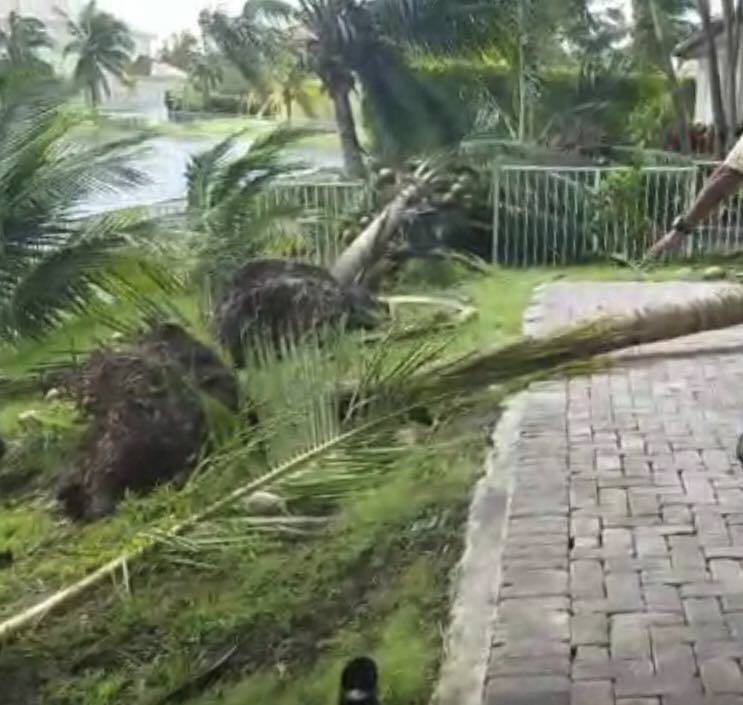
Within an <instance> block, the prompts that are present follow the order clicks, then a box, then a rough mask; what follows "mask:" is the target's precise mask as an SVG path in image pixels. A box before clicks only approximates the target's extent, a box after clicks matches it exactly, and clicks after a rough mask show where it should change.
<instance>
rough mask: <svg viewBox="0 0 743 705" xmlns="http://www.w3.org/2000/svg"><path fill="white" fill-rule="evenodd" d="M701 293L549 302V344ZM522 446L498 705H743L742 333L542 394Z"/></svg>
mask: <svg viewBox="0 0 743 705" xmlns="http://www.w3.org/2000/svg"><path fill="white" fill-rule="evenodd" d="M710 293H711V287H708V286H705V285H693V284H685V285H683V284H681V285H677V284H662V285H659V284H656V285H652V284H569V283H559V284H555V285H551V286H549V287H547V288H545V289H544V290H543V291H542V292H541V293H540V297H539V302H540V305H539V306H538V307H537V308H536V309H533V310H532V311H531V312H530V314H529V316H528V323H527V331H528V332H531V333H539V332H542V331H545V330H546V329H548V328H550V327H552V326H557V325H564V324H565V323H567V322H568V321H570V320H571V319H574V318H575V317H580V316H582V315H584V314H588V313H590V312H592V311H595V310H597V309H603V310H605V311H615V310H627V309H632V308H636V307H638V306H646V305H652V304H656V303H659V302H662V301H663V300H673V301H679V300H688V299H689V297H690V296H696V295H708V294H710ZM523 408H524V410H523V415H522V417H521V421H520V426H519V433H518V439H517V440H516V442H515V447H514V448H513V454H512V455H513V458H514V465H513V472H514V478H513V479H514V491H513V496H512V500H511V507H510V514H509V518H508V525H507V538H506V540H505V546H504V551H503V571H502V582H501V586H500V591H499V595H498V607H497V615H496V620H495V634H494V639H493V646H492V650H491V658H490V663H489V667H488V676H487V682H486V686H485V700H486V702H487V703H488V704H489V705H527V704H529V705H531V704H534V705H537V704H539V705H552V704H562V703H570V702H572V703H575V704H576V705H608V704H612V705H613V704H615V703H616V704H618V705H676V704H678V705H682V704H686V703H690V704H691V703H720V704H722V703H726V704H727V703H729V704H731V705H732V703H736V704H740V705H743V674H742V672H741V660H742V659H743V570H742V568H743V469H741V467H740V465H739V463H738V461H737V460H736V459H735V443H736V441H737V437H738V434H739V433H741V432H743V329H741V328H737V329H728V330H725V331H720V332H716V333H707V334H703V335H700V336H694V337H693V338H687V339H684V340H682V341H675V342H670V343H663V344H661V345H656V346H652V349H649V348H644V349H640V350H636V351H633V352H632V353H631V354H629V355H626V354H625V355H623V356H621V359H620V360H618V361H617V365H616V366H615V367H613V368H612V369H611V371H609V372H607V373H602V374H596V375H594V376H591V377H583V378H576V379H572V380H561V381H555V382H549V383H544V384H540V385H536V386H534V387H533V388H532V389H531V390H530V391H529V392H528V393H527V396H526V399H525V405H524V407H523Z"/></svg>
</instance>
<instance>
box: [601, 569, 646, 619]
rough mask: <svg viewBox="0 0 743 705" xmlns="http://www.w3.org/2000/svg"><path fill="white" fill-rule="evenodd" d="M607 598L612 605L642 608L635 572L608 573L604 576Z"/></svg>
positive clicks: (638, 583) (640, 593) (637, 577)
mask: <svg viewBox="0 0 743 705" xmlns="http://www.w3.org/2000/svg"><path fill="white" fill-rule="evenodd" d="M606 593H607V598H608V599H609V601H610V602H612V603H613V604H614V605H621V606H623V607H626V608H627V609H638V610H639V609H642V607H643V602H642V592H641V591H640V580H639V576H638V575H637V573H610V574H609V575H607V576H606Z"/></svg>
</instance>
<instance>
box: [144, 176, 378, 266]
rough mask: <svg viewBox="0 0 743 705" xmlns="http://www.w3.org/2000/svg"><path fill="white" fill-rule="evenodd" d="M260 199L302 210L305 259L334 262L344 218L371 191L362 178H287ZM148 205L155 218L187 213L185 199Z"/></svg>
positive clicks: (363, 204) (366, 202)
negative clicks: (294, 179)
mask: <svg viewBox="0 0 743 705" xmlns="http://www.w3.org/2000/svg"><path fill="white" fill-rule="evenodd" d="M260 198H261V201H260V202H259V208H263V209H266V210H268V209H270V208H273V207H275V206H289V207H296V208H297V209H298V210H299V211H300V214H299V220H300V221H301V222H302V224H303V228H302V231H303V232H304V234H305V236H306V238H307V247H306V248H305V250H306V253H307V255H306V259H308V260H309V261H312V262H313V263H315V264H320V265H329V264H331V263H332V262H334V261H335V260H336V259H337V257H338V255H339V254H340V250H341V247H342V241H341V240H342V230H343V228H342V225H341V222H342V220H343V218H344V217H345V216H348V215H352V214H354V213H358V212H359V211H361V210H364V209H366V208H367V207H368V206H369V205H370V192H369V190H368V188H367V187H366V184H365V183H364V182H363V181H327V182H321V181H309V180H308V181H302V182H300V181H285V182H281V183H277V184H275V185H274V186H273V187H272V188H271V189H269V190H268V191H266V193H265V194H263V195H262V196H261V197H260ZM146 208H147V210H148V212H149V214H150V216H151V217H153V218H172V217H179V216H182V215H183V214H184V213H185V210H186V201H185V200H183V199H177V200H171V201H161V202H159V203H155V204H151V205H149V206H147V207H146Z"/></svg>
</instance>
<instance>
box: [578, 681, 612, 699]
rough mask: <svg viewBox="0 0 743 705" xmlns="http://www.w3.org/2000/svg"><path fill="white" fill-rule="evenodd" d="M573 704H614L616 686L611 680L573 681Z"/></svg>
mask: <svg viewBox="0 0 743 705" xmlns="http://www.w3.org/2000/svg"><path fill="white" fill-rule="evenodd" d="M570 704H571V705H614V686H613V685H612V682H611V681H610V680H604V681H582V682H578V683H573V686H572V689H571V694H570Z"/></svg>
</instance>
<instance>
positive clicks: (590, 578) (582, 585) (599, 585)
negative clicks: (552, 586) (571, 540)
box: [570, 560, 604, 599]
mask: <svg viewBox="0 0 743 705" xmlns="http://www.w3.org/2000/svg"><path fill="white" fill-rule="evenodd" d="M570 594H571V596H572V597H573V598H574V599H595V598H602V597H604V571H603V570H602V569H601V563H600V562H599V561H589V560H585V561H584V560H577V561H572V562H571V564H570Z"/></svg>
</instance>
